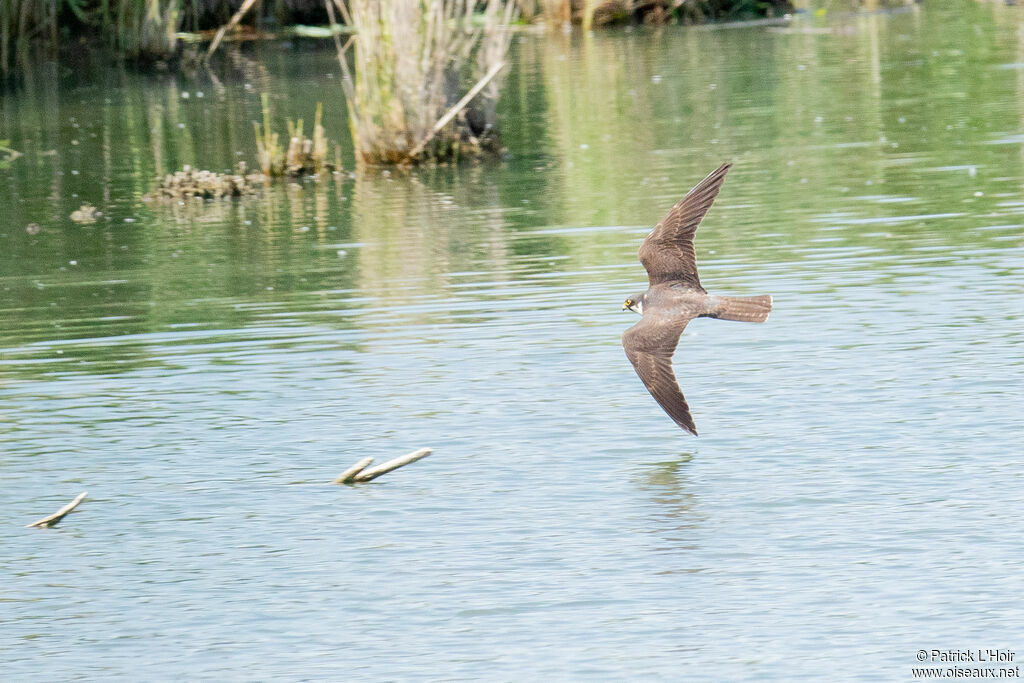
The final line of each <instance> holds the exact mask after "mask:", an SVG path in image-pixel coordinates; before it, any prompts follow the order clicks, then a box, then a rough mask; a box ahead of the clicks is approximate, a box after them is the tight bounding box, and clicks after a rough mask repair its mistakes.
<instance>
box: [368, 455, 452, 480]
mask: <svg viewBox="0 0 1024 683" xmlns="http://www.w3.org/2000/svg"><path fill="white" fill-rule="evenodd" d="M433 452H434V449H433V448H421V449H419V450H418V451H413V452H412V453H409V454H408V455H403V456H402V457H400V458H395V459H394V460H388V461H387V462H385V463H383V464H380V465H377V466H376V467H371V468H370V469H368V470H364V471H362V472H360V473H359V474H357V475H356V477H355V479H354V481H356V482H358V483H362V482H364V481H370V480H372V479H376V478H377V477H379V476H380V475H382V474H387V473H388V472H390V471H391V470H397V469H398V468H399V467H403V466H405V465H408V464H409V463H411V462H416V461H417V460H422V459H423V458H425V457H427V456H428V455H430V454H431V453H433Z"/></svg>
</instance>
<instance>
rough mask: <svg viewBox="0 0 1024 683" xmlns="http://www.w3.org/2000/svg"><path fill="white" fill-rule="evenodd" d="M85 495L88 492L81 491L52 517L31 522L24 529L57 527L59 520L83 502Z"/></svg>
mask: <svg viewBox="0 0 1024 683" xmlns="http://www.w3.org/2000/svg"><path fill="white" fill-rule="evenodd" d="M87 493H89V492H88V491H82V492H81V493H79V494H78V497H77V498H75V499H74V500H73V501H71V502H70V503H68V504H67V505H65V506H64V507H62V508H61V509H60V510H57V511H56V512H54V513H53V514H52V515H48V516H46V517H43V518H42V519H39V520H36V521H34V522H32V523H31V524H26V525H25V528H26V529H28V528H29V527H33V526H37V527H45V528H47V529H49V528H50V527H55V526H57V525H58V524H59V523H60V520H62V519H64V517H65V516H66V515H67V514H68V513H69V512H71V511H72V510H74V509H75V508H76V507H78V504H79V503H81V502H82V501H83V500H85V495H86V494H87Z"/></svg>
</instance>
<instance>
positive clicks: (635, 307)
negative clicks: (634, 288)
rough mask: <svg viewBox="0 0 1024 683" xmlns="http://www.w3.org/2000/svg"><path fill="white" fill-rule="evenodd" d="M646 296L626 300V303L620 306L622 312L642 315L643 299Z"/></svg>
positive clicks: (641, 295)
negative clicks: (627, 311) (628, 311)
mask: <svg viewBox="0 0 1024 683" xmlns="http://www.w3.org/2000/svg"><path fill="white" fill-rule="evenodd" d="M645 296H647V295H646V294H636V295H634V296H631V297H629V298H628V299H626V302H625V303H624V304H622V310H624V311H625V310H630V311H633V312H634V313H639V314H640V315H643V314H644V297H645Z"/></svg>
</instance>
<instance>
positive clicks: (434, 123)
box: [327, 0, 515, 163]
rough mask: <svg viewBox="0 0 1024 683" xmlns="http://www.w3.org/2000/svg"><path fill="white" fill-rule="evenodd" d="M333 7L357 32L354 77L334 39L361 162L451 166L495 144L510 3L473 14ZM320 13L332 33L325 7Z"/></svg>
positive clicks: (367, 5)
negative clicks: (426, 162)
mask: <svg viewBox="0 0 1024 683" xmlns="http://www.w3.org/2000/svg"><path fill="white" fill-rule="evenodd" d="M334 4H335V6H336V7H337V9H338V10H339V11H340V12H341V13H342V15H343V17H344V18H345V22H346V23H347V24H349V25H350V26H351V27H352V28H353V29H354V31H355V34H354V44H355V48H354V50H353V53H354V54H353V57H352V61H353V68H351V69H350V67H349V65H348V61H347V57H346V55H345V54H344V52H345V51H344V50H343V49H342V47H341V42H340V40H339V39H337V38H336V39H335V40H336V45H337V46H338V59H339V63H340V65H341V68H342V71H343V72H344V78H343V79H342V86H343V87H344V89H345V95H346V101H347V104H348V108H349V121H350V123H351V127H352V138H353V141H354V143H355V149H356V156H357V158H358V159H359V160H360V161H363V162H369V163H409V162H418V161H424V160H431V159H432V160H441V159H450V158H453V157H458V156H461V155H463V154H467V153H477V152H479V151H481V150H482V149H484V148H487V147H488V145H491V146H494V145H495V143H496V141H497V131H496V129H495V123H496V115H495V112H494V103H495V102H496V100H497V96H498V87H497V82H496V81H495V80H494V79H495V77H496V76H497V74H498V72H499V71H500V70H501V68H502V66H503V65H504V58H505V54H506V52H507V50H508V43H509V24H510V23H511V21H512V19H513V18H514V16H515V3H513V2H509V3H506V4H505V5H504V6H502V3H501V2H500V0H484V2H483V3H482V5H483V12H482V14H480V15H474V10H475V8H476V6H477V3H476V2H474V1H473V0H432V1H430V0H392V1H391V2H380V1H379V0H351V3H350V6H349V7H348V8H346V7H345V5H344V4H343V3H342V2H340V0H334ZM327 9H328V11H329V12H330V14H331V22H332V24H333V23H334V19H333V18H334V9H333V8H332V5H331V4H330V1H329V0H328V3H327ZM353 72H354V75H353ZM473 83H475V85H474V86H473V87H472V88H469V89H468V90H464V89H463V88H464V87H465V86H468V85H471V84H473ZM463 93H465V95H463Z"/></svg>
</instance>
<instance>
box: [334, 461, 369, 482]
mask: <svg viewBox="0 0 1024 683" xmlns="http://www.w3.org/2000/svg"><path fill="white" fill-rule="evenodd" d="M372 462H373V458H363V459H362V460H360V461H359V462H357V463H356V464H355V465H352V467H349V468H348V469H347V470H345V471H344V472H342V473H341V474H339V475H338V478H337V479H335V480H334V483H335V484H351V483H352V482H353V480H354V479H355V478H356V475H357V474H359V473H360V472H362V471H363V470H365V469H366V468H367V467H369V466H370V463H372Z"/></svg>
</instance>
